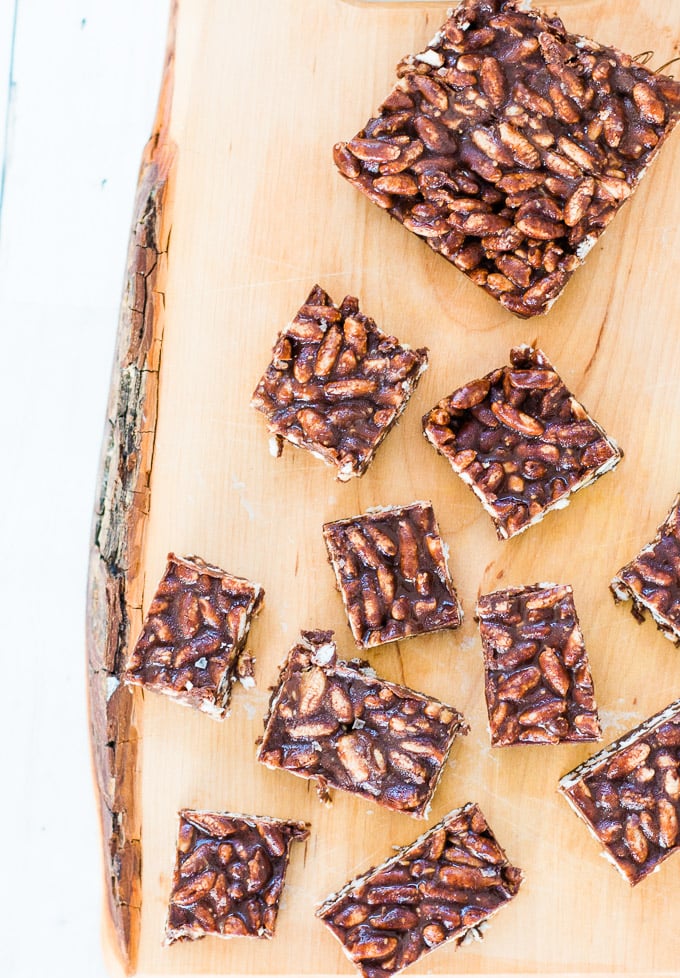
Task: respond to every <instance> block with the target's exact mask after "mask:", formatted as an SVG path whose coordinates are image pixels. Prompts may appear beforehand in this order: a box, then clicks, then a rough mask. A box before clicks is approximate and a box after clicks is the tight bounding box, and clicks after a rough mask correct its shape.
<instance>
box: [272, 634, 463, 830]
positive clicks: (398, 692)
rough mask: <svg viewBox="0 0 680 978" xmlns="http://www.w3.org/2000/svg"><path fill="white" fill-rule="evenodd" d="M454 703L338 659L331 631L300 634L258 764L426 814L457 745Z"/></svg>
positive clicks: (278, 690) (275, 694)
mask: <svg viewBox="0 0 680 978" xmlns="http://www.w3.org/2000/svg"><path fill="white" fill-rule="evenodd" d="M467 732H468V727H467V724H466V723H465V721H464V719H463V717H462V716H461V715H460V713H458V711H457V710H455V709H454V708H453V707H450V706H446V705H445V704H444V703H440V702H439V700H436V699H433V698H432V697H430V696H425V695H424V694H422V693H417V692H415V690H412V689H408V688H407V687H405V686H398V685H396V684H395V683H390V682H386V681H385V680H383V679H380V678H378V677H377V676H376V674H375V673H374V672H373V670H372V669H371V668H370V667H369V666H368V665H367V663H362V662H360V661H358V660H351V661H350V662H342V661H340V660H338V659H337V657H336V647H335V642H334V641H333V632H329V631H326V632H323V631H314V632H302V635H301V638H300V641H299V643H298V644H297V645H294V646H293V648H292V649H291V651H290V653H289V655H288V658H287V659H286V661H285V662H284V664H283V666H282V668H281V674H280V676H279V681H278V683H277V685H276V687H275V689H274V692H273V694H272V699H271V702H270V705H269V713H268V714H267V717H266V718H265V729H264V735H263V737H262V741H261V743H260V746H259V749H258V752H257V759H258V761H260V762H261V763H262V764H265V765H266V766H267V767H271V768H281V769H283V770H286V771H290V772H291V773H292V774H297V775H298V777H301V778H311V779H313V780H315V781H316V782H317V785H318V786H319V788H320V789H321V791H322V792H324V791H325V789H326V786H329V787H331V788H339V789H341V790H343V791H349V792H352V793H353V794H356V795H360V796H362V797H364V798H367V799H370V800H371V801H374V802H376V803H377V804H379V805H383V806H384V807H385V808H391V809H392V810H394V811H398V812H406V813H407V814H409V815H413V816H414V817H416V818H426V817H427V814H428V811H429V807H430V802H431V800H432V796H433V794H434V792H435V789H436V787H437V784H438V783H439V779H440V777H441V774H442V771H443V768H444V764H445V763H446V759H447V757H448V755H449V751H450V750H451V746H452V744H453V741H454V739H455V737H456V736H457V735H458V734H466V733H467Z"/></svg>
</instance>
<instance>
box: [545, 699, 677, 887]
mask: <svg viewBox="0 0 680 978" xmlns="http://www.w3.org/2000/svg"><path fill="white" fill-rule="evenodd" d="M679 769H680V700H676V701H675V702H674V703H671V704H670V706H667V707H666V709H665V710H661V712H660V713H657V714H656V715H655V716H653V717H650V719H649V720H646V721H645V722H644V723H641V724H640V725H639V726H638V727H636V728H635V729H634V730H631V731H630V733H628V734H626V735H625V736H624V737H621V738H620V739H619V740H617V741H616V742H615V743H613V744H610V746H609V747H605V749H604V750H601V751H600V752H599V753H597V754H595V755H594V756H593V757H591V758H589V759H588V760H587V761H585V762H584V763H583V764H580V765H579V766H578V767H577V768H574V770H573V771H571V772H570V773H569V774H565V776H564V777H563V778H562V779H561V780H560V788H559V790H560V792H561V793H562V794H563V795H564V797H565V798H566V799H567V801H568V802H569V804H570V805H571V807H572V808H573V809H574V811H575V812H576V814H577V815H578V816H579V818H582V819H583V821H584V822H585V823H586V825H587V826H588V829H589V831H590V833H591V835H593V836H594V837H595V838H596V839H597V841H598V842H599V843H600V845H601V846H602V847H603V849H604V855H605V856H606V857H607V859H608V860H609V861H610V862H611V863H613V864H614V866H616V868H617V869H618V871H619V872H620V873H621V875H622V876H623V877H624V879H627V880H628V882H629V883H630V884H631V886H634V885H635V884H636V883H639V882H640V880H642V879H644V878H645V876H648V875H649V874H650V873H653V872H655V871H656V870H657V869H658V868H659V866H660V864H661V863H662V862H663V861H664V859H667V858H668V857H669V856H670V855H672V854H673V853H674V852H676V851H677V850H678V849H680V837H679V836H678V820H679V819H680V773H679Z"/></svg>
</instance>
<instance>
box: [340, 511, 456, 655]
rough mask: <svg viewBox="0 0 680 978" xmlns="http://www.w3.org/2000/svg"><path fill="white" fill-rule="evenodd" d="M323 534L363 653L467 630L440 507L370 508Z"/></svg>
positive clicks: (342, 521)
mask: <svg viewBox="0 0 680 978" xmlns="http://www.w3.org/2000/svg"><path fill="white" fill-rule="evenodd" d="M323 536H324V540H325V542H326V549H327V550H328V556H329V559H330V562H331V566H332V567H333V570H334V572H335V577H336V580H337V584H338V589H339V591H340V594H341V596H342V600H343V604H344V606H345V611H346V612H347V618H348V621H349V626H350V628H351V630H352V635H353V636H354V641H355V642H356V644H357V646H358V647H359V648H360V649H368V648H372V647H373V646H376V645H382V644H383V643H384V642H395V641H398V640H399V639H404V638H410V637H411V636H413V635H422V634H425V633H426V632H434V631H438V630H439V629H441V628H457V627H458V626H459V625H460V624H461V622H462V620H463V611H462V609H461V606H460V602H459V601H458V597H457V595H456V591H455V589H454V587H453V583H452V581H451V575H450V574H449V569H448V565H447V559H446V557H447V555H446V551H445V548H444V545H443V543H442V540H441V537H440V535H439V527H438V526H437V521H436V519H435V516H434V512H433V509H432V503H429V502H416V503H412V504H411V505H410V506H395V507H379V508H376V509H370V510H368V512H366V513H364V514H362V515H361V516H353V517H350V518H349V519H346V520H338V521H337V522H335V523H326V524H325V525H324V528H323Z"/></svg>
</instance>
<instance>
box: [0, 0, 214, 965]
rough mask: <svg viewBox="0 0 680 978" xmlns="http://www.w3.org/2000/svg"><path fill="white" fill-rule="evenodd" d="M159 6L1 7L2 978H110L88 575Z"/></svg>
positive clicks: (87, 2)
mask: <svg viewBox="0 0 680 978" xmlns="http://www.w3.org/2000/svg"><path fill="white" fill-rule="evenodd" d="M225 2H226V0H225ZM167 14H168V0H0V161H2V162H4V169H5V181H4V196H3V199H2V204H1V208H2V209H1V210H0V340H1V345H0V397H1V398H2V404H1V409H2V410H1V413H0V419H1V422H0V423H1V438H0V470H1V471H2V479H1V480H0V595H1V604H0V608H1V618H0V651H1V659H0V662H1V663H2V672H1V676H2V699H1V701H0V718H1V719H0V723H1V725H2V729H1V730H0V735H1V739H0V743H1V745H2V747H1V753H0V757H1V758H2V769H3V773H2V777H1V781H0V783H2V784H3V785H5V788H4V790H3V798H2V801H1V802H0V832H1V839H2V843H1V849H0V852H1V853H2V856H1V859H0V920H1V921H2V925H3V926H2V930H3V934H2V939H1V940H0V975H1V976H2V978H43V976H45V978H102V976H104V975H105V974H106V972H105V970H104V966H103V963H102V957H101V951H100V920H101V893H102V889H101V887H102V872H101V863H100V846H99V829H98V825H97V821H96V813H95V804H94V791H93V787H92V776H91V767H90V756H89V744H88V734H87V716H86V700H85V652H84V624H83V623H84V617H85V583H86V567H87V557H88V545H89V533H90V520H91V513H92V506H93V502H94V497H95V481H96V474H97V466H98V458H99V448H100V442H101V436H102V431H103V423H104V412H105V407H106V399H107V392H108V386H109V375H110V371H111V361H112V355H113V345H114V339H115V334H116V325H117V317H118V304H119V299H120V291H121V284H122V279H123V272H124V268H125V255H126V248H127V237H128V232H129V227H130V219H131V216H132V205H133V200H134V192H135V186H136V181H137V171H138V167H139V161H140V158H141V153H142V149H143V147H144V143H145V142H146V139H147V136H148V134H149V132H150V129H151V124H152V121H153V116H154V111H155V106H156V99H157V96H158V88H159V81H160V73H161V68H162V62H163V49H164V45H165V33H166V24H167ZM15 20H16V31H15V37H14V45H13V51H12V36H13V29H12V28H13V23H14V21H15ZM12 55H13V56H12ZM10 77H11V84H10ZM5 135H6V136H7V138H6V139H5ZM6 773H8V774H9V777H7V776H6Z"/></svg>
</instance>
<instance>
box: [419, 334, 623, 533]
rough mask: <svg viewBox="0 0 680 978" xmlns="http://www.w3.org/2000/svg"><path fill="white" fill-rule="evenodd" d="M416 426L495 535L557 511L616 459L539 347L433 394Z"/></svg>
mask: <svg viewBox="0 0 680 978" xmlns="http://www.w3.org/2000/svg"><path fill="white" fill-rule="evenodd" d="M423 431H424V434H425V437H426V438H427V440H428V441H429V442H430V443H431V444H432V445H433V446H434V448H436V450H437V451H438V452H439V454H440V455H443V457H444V458H445V459H446V460H447V461H448V463H449V465H450V466H451V468H452V469H453V471H454V472H455V473H456V474H457V475H459V476H460V477H461V479H462V480H463V482H465V484H466V485H468V486H469V487H470V489H472V491H473V492H474V494H475V495H476V496H477V497H478V498H479V499H480V501H481V503H482V506H483V507H484V509H485V510H486V511H487V513H488V514H489V515H490V516H491V519H492V520H493V522H494V524H495V527H496V533H497V534H498V537H499V538H500V539H501V540H507V539H509V538H510V537H512V536H515V535H516V534H517V533H522V532H523V531H524V530H526V529H528V528H529V527H530V526H532V525H533V524H534V523H538V522H539V521H540V520H542V519H543V517H544V516H545V514H546V513H548V512H549V511H550V510H552V509H562V508H563V507H564V506H566V505H567V504H568V503H569V502H570V499H571V496H572V495H573V494H574V493H575V492H577V491H578V490H579V489H583V488H584V486H588V485H590V484H591V482H595V480H596V479H598V478H599V477H600V476H601V475H603V474H604V473H605V472H608V471H609V470H610V469H613V468H614V467H615V466H616V465H618V463H619V462H620V461H621V459H622V458H623V452H622V451H621V449H620V448H619V446H618V445H617V444H616V442H615V441H614V440H613V439H612V438H610V437H609V436H608V435H607V434H606V433H605V431H604V430H603V429H602V428H601V427H600V425H599V424H598V423H597V422H596V421H595V420H594V419H593V418H592V417H591V416H590V415H589V414H588V412H587V411H586V409H585V408H584V407H583V405H582V404H580V403H579V402H578V401H577V400H576V398H575V397H574V395H573V394H572V393H571V391H569V390H568V389H567V387H566V386H565V384H564V383H563V382H562V380H561V378H560V377H559V376H558V374H557V373H556V372H555V369H554V367H553V365H552V364H551V363H550V361H549V360H548V358H547V356H546V355H545V353H543V352H542V351H541V350H535V349H533V348H532V347H529V346H517V347H515V348H514V349H512V350H511V351H510V365H509V366H507V367H500V368H499V369H498V370H493V371H492V372H491V373H489V374H486V376H484V377H481V378H480V379H478V380H473V381H470V383H468V384H465V385H464V386H463V387H460V388H459V389H458V390H456V391H454V392H453V394H450V395H449V396H448V397H445V398H444V399H443V400H441V401H440V402H439V404H437V406H436V407H434V408H433V409H432V410H431V411H430V412H429V413H428V414H426V415H425V417H424V418H423Z"/></svg>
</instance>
